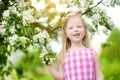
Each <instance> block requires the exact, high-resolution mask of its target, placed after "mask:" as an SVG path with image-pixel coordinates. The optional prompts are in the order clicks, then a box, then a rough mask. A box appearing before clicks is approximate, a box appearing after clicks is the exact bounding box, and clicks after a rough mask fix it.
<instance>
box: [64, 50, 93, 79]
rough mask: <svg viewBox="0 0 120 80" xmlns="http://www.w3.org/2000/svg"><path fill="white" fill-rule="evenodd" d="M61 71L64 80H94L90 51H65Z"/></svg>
mask: <svg viewBox="0 0 120 80" xmlns="http://www.w3.org/2000/svg"><path fill="white" fill-rule="evenodd" d="M63 69H64V79H65V80H95V62H94V58H93V55H92V49H90V48H86V49H83V50H73V51H67V53H66V57H65V63H64V68H63Z"/></svg>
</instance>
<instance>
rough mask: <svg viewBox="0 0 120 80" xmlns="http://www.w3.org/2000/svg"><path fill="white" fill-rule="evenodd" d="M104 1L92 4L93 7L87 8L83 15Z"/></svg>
mask: <svg viewBox="0 0 120 80" xmlns="http://www.w3.org/2000/svg"><path fill="white" fill-rule="evenodd" d="M102 1H103V0H101V1H99V2H98V3H97V4H96V5H94V6H92V7H91V8H89V7H88V8H87V10H86V11H85V12H83V13H82V15H84V14H87V13H88V12H89V11H90V10H91V9H92V8H94V7H96V6H98V5H99V4H101V3H102Z"/></svg>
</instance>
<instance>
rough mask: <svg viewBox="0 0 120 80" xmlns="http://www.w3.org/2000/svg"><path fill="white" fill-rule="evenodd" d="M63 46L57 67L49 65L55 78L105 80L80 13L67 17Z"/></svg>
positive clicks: (64, 25) (64, 23)
mask: <svg viewBox="0 0 120 80" xmlns="http://www.w3.org/2000/svg"><path fill="white" fill-rule="evenodd" d="M62 24H63V28H62V31H63V34H62V36H63V46H62V50H61V52H60V54H59V55H58V57H57V67H55V66H54V65H53V64H49V65H47V67H48V70H49V71H50V73H51V74H52V76H53V77H54V78H55V80H104V78H103V73H102V70H101V65H100V61H99V58H98V56H97V54H96V52H95V51H94V50H93V49H92V48H90V47H89V43H88V37H87V27H86V25H85V23H84V20H83V18H82V16H81V15H80V14H74V15H70V16H68V17H65V18H64V19H63V21H62Z"/></svg>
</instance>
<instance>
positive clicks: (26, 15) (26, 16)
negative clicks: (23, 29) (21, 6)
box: [22, 9, 35, 25]
mask: <svg viewBox="0 0 120 80" xmlns="http://www.w3.org/2000/svg"><path fill="white" fill-rule="evenodd" d="M33 13H34V10H33V9H29V10H26V11H23V12H22V16H23V21H24V22H23V23H24V25H26V22H27V23H33V22H35V18H34V17H33Z"/></svg>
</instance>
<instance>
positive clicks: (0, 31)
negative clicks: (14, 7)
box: [0, 25, 6, 35]
mask: <svg viewBox="0 0 120 80" xmlns="http://www.w3.org/2000/svg"><path fill="white" fill-rule="evenodd" d="M5 31H6V29H5V28H4V25H1V26H0V34H2V35H4V34H5Z"/></svg>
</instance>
